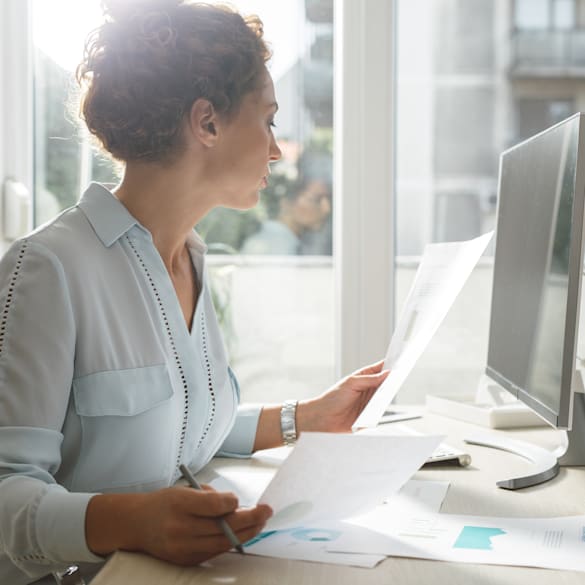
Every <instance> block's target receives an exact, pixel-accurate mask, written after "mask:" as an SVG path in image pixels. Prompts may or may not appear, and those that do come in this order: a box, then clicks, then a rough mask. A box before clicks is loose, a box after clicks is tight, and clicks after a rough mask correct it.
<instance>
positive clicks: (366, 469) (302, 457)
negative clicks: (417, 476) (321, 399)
mask: <svg viewBox="0 0 585 585" xmlns="http://www.w3.org/2000/svg"><path fill="white" fill-rule="evenodd" d="M441 439H442V437H436V436H424V435H421V436H410V437H401V436H369V435H354V434H335V433H303V434H302V435H301V436H300V438H299V441H298V442H297V444H296V446H295V448H294V449H293V451H292V453H291V454H290V455H289V456H288V458H287V459H286V460H285V461H284V463H283V464H282V466H281V467H280V468H279V470H278V471H277V472H276V474H275V476H274V478H273V479H272V481H271V482H270V484H269V485H268V487H267V488H266V490H265V491H264V493H263V494H262V496H261V497H260V499H259V501H260V502H261V503H265V504H268V505H269V506H271V507H272V509H273V510H274V515H273V516H272V518H270V520H269V521H268V524H267V530H274V529H285V528H290V527H295V526H299V525H300V524H302V525H305V526H306V525H312V524H314V523H316V522H333V521H337V520H342V519H344V518H347V517H349V516H352V515H355V514H358V513H360V512H362V511H366V510H368V509H371V508H373V507H374V506H376V505H378V504H380V503H382V502H383V501H384V499H385V498H387V497H388V496H389V495H390V494H392V493H394V492H397V491H398V490H399V489H400V488H401V487H402V486H403V485H404V484H405V483H406V481H407V480H408V479H410V477H411V476H412V475H413V474H414V473H415V472H416V471H417V470H418V469H419V468H420V466H421V465H422V464H423V463H424V462H425V460H426V459H427V457H428V456H429V455H430V454H431V453H432V452H433V451H434V450H435V448H436V447H437V445H438V444H439V443H440V442H441Z"/></svg>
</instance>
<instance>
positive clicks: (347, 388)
mask: <svg viewBox="0 0 585 585" xmlns="http://www.w3.org/2000/svg"><path fill="white" fill-rule="evenodd" d="M383 366H384V360H380V361H378V362H376V363H373V364H370V365H368V366H365V367H363V368H360V369H359V370H356V371H355V372H353V373H352V374H350V375H349V376H346V377H345V378H342V379H341V380H340V381H339V382H337V384H335V385H334V386H333V387H332V388H330V389H329V390H327V391H326V392H324V393H323V394H322V395H321V396H319V397H317V398H315V399H312V400H307V401H303V402H301V403H300V404H299V406H298V412H297V426H298V429H299V431H301V432H302V431H325V432H341V433H343V432H350V431H351V427H352V425H353V423H354V422H355V420H356V419H357V417H358V416H359V415H360V413H361V412H362V410H363V409H364V408H365V407H366V405H367V404H368V402H369V401H370V399H371V398H372V396H373V395H374V394H375V392H376V390H377V389H378V388H379V386H380V384H382V382H383V381H384V380H385V379H386V377H387V376H388V374H389V371H388V370H384V369H383Z"/></svg>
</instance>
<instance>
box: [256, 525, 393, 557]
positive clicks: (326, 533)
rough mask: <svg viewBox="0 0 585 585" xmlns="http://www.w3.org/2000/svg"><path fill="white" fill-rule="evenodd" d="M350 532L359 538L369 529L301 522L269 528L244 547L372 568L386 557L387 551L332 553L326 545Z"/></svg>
mask: <svg viewBox="0 0 585 585" xmlns="http://www.w3.org/2000/svg"><path fill="white" fill-rule="evenodd" d="M348 531H351V533H352V538H355V539H357V540H359V539H360V538H363V537H365V536H370V534H371V533H370V531H369V530H367V529H365V528H361V527H359V526H351V525H349V524H345V523H344V522H327V523H325V524H322V525H321V524H312V525H304V524H300V525H299V526H295V527H292V528H287V529H277V530H267V531H264V532H262V533H261V534H259V535H258V536H257V537H256V538H254V539H252V540H251V541H249V542H247V543H246V544H245V545H244V546H245V549H246V552H247V553H250V554H255V555H260V556H265V557H277V558H283V559H295V560H298V561H313V562H317V563H329V564H334V565H348V566H354V567H366V568H373V567H375V566H376V565H377V564H378V563H379V562H380V561H383V560H384V559H385V558H386V555H384V554H369V553H367V552H366V553H363V554H353V553H348V552H329V551H328V550H327V546H328V545H329V544H331V543H333V542H335V541H336V540H337V539H338V538H341V537H342V536H343V535H344V534H345V533H346V532H348Z"/></svg>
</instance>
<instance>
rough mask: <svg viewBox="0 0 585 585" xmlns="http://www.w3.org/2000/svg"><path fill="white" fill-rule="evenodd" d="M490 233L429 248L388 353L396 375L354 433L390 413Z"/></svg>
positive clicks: (387, 364)
mask: <svg viewBox="0 0 585 585" xmlns="http://www.w3.org/2000/svg"><path fill="white" fill-rule="evenodd" d="M492 235H493V232H489V233H487V234H484V235H483V236H480V237H479V238H475V239H473V240H469V241H466V242H448V243H442V244H428V245H427V246H426V247H425V250H424V253H423V257H422V260H421V263H420V265H419V267H418V270H417V272H416V275H415V277H414V281H413V283H412V286H411V288H410V291H409V293H408V296H407V298H406V301H405V303H404V307H403V309H402V311H401V313H400V316H399V318H398V322H397V324H396V329H395V331H394V333H393V335H392V339H391V340H390V345H389V347H388V351H387V353H386V358H385V361H384V368H386V369H389V370H390V374H389V375H388V377H387V378H386V379H385V380H384V382H383V383H382V385H381V386H380V388H379V389H378V391H377V392H376V394H374V396H373V398H372V399H371V400H370V402H369V403H368V405H367V406H366V408H364V410H363V411H362V413H361V414H360V416H359V417H358V419H357V420H356V422H355V423H354V428H360V427H372V426H375V425H377V424H378V421H379V420H380V418H381V417H382V415H383V414H384V411H385V410H386V408H387V407H388V405H389V404H390V403H391V402H392V400H393V399H394V397H395V396H396V394H397V393H398V391H399V390H400V387H401V386H402V384H403V383H404V380H406V378H407V376H408V374H409V373H410V372H411V370H412V368H413V367H414V365H415V363H416V361H417V360H418V358H419V357H420V355H421V354H422V352H423V351H424V349H425V348H426V346H427V345H428V343H429V341H430V340H431V339H432V337H433V335H434V334H435V331H436V330H437V329H438V328H439V325H440V324H441V322H442V321H443V319H444V318H445V315H446V314H447V313H448V311H449V309H450V307H451V305H452V304H453V302H454V301H455V298H456V297H457V295H458V294H459V292H460V291H461V289H462V288H463V285H464V284H465V282H466V280H467V278H468V277H469V275H470V274H471V271H472V270H473V268H474V266H475V265H476V264H477V261H478V260H479V258H480V257H481V255H482V254H483V252H484V250H485V248H486V246H487V245H488V243H489V241H490V240H491V238H492Z"/></svg>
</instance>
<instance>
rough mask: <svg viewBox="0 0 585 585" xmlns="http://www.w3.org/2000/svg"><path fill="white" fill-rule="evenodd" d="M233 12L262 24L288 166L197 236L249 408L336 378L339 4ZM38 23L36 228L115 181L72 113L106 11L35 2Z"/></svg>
mask: <svg viewBox="0 0 585 585" xmlns="http://www.w3.org/2000/svg"><path fill="white" fill-rule="evenodd" d="M233 5H234V6H235V7H236V8H237V9H239V10H240V11H241V12H242V13H257V14H259V15H260V16H261V18H262V19H263V21H264V31H265V37H266V39H267V40H268V41H270V43H271V48H272V50H273V53H274V56H273V59H272V60H271V62H270V70H271V73H272V76H273V79H274V82H275V89H276V95H277V99H278V101H279V104H280V111H279V113H278V114H277V117H276V125H277V128H276V133H277V138H278V139H279V142H280V144H281V148H282V151H283V157H282V160H281V161H280V162H279V163H277V164H275V165H274V168H273V169H272V175H271V177H270V184H269V186H268V188H267V189H266V190H265V191H263V192H262V195H261V203H260V204H259V205H258V206H257V207H256V208H254V209H253V210H250V211H248V212H245V213H242V212H238V211H234V210H228V209H216V210H214V211H213V212H212V213H211V214H209V216H207V217H206V218H205V219H204V220H203V221H202V222H201V223H200V224H199V225H198V226H197V229H198V231H199V232H200V233H201V234H202V235H203V236H204V238H205V239H206V241H207V243H208V245H209V248H210V255H209V256H208V258H209V266H210V274H211V281H212V294H213V297H214V300H215V304H216V308H217V312H218V316H219V319H220V322H221V325H222V327H223V330H224V336H225V339H226V342H227V346H228V351H229V353H230V357H231V362H232V366H233V368H234V370H235V371H236V373H237V374H238V377H239V379H240V383H241V386H242V389H243V398H244V399H245V400H267V399H269V400H270V399H274V400H275V401H277V400H281V399H283V398H286V397H290V396H296V397H299V398H302V397H304V396H310V395H314V394H315V392H316V391H318V390H320V389H323V388H325V387H327V386H328V385H330V384H331V383H332V382H333V380H334V377H335V376H334V366H335V364H334V323H333V321H334V317H333V316H334V310H335V303H334V291H333V278H334V269H333V259H332V254H333V244H332V223H333V222H332V215H331V212H332V204H333V192H332V191H333V187H332V172H333V169H332V161H333V0H306V1H302V2H299V1H297V0H283V1H281V2H279V3H278V5H277V4H275V3H274V2H271V1H269V0H240V1H237V2H234V3H233ZM63 14H67V15H68V22H70V23H72V24H71V25H68V26H66V27H64V26H63V24H62V15H63ZM32 18H33V39H34V48H35V51H34V95H35V99H34V104H35V105H34V128H35V129H34V136H35V140H34V152H35V223H36V225H39V224H41V223H44V222H45V221H47V220H49V219H50V218H51V217H53V216H54V215H55V214H56V213H58V212H59V211H60V210H62V209H65V208H66V207H69V206H71V205H74V204H75V202H76V201H77V199H78V198H79V195H80V193H81V192H83V190H84V188H85V186H86V185H87V184H88V183H89V182H90V181H92V180H96V181H101V182H105V183H112V182H117V180H118V177H117V169H116V166H115V165H114V164H113V163H112V162H111V161H110V160H109V159H108V158H107V157H105V156H103V155H101V154H100V153H99V152H97V151H96V150H95V149H94V148H93V147H92V146H91V141H90V140H89V138H88V136H87V135H86V133H85V132H84V131H83V129H82V128H81V127H80V126H79V125H78V124H77V121H76V116H77V112H76V111H75V107H74V103H75V100H74V94H75V81H74V70H75V67H76V65H77V59H78V57H79V56H80V55H81V52H82V49H83V43H84V35H85V34H86V33H87V32H89V31H90V30H91V29H92V28H93V27H94V26H96V25H97V24H99V22H100V20H101V12H100V5H99V0H91V1H87V2H83V3H80V2H75V1H72V0H55V1H53V2H50V3H47V2H46V1H44V0H34V1H33V4H32ZM55 30H60V31H61V33H62V34H58V35H56V34H54V31H55Z"/></svg>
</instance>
